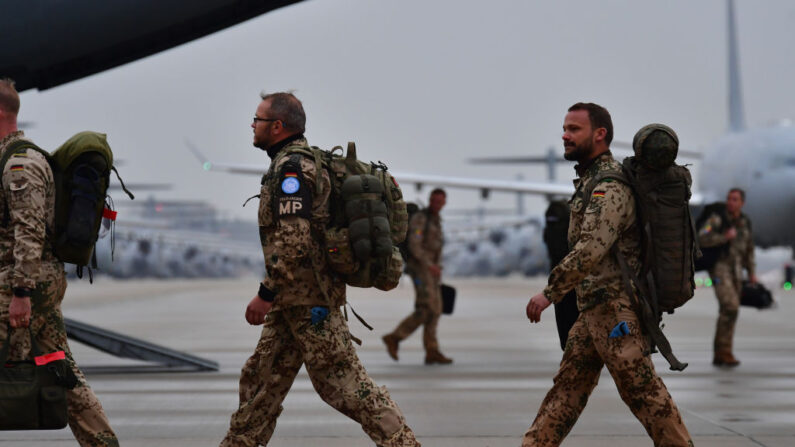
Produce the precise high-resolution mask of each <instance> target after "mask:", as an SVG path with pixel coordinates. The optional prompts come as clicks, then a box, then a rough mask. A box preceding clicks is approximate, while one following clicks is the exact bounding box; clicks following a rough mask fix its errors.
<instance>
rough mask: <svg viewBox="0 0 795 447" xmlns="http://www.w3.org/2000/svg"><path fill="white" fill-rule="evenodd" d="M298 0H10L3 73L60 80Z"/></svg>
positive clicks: (41, 84)
mask: <svg viewBox="0 0 795 447" xmlns="http://www.w3.org/2000/svg"><path fill="white" fill-rule="evenodd" d="M298 1H299V0H258V1H250V0H193V1H190V2H185V1H181V0H136V1H123V2H119V1H116V2H97V1H93V0H71V1H47V0H27V1H12V2H4V3H3V14H2V15H0V42H3V43H4V45H3V46H2V52H1V53H0V54H2V57H0V77H6V76H8V77H10V78H12V79H14V80H15V81H16V83H17V88H18V89H19V91H23V90H27V89H30V88H38V89H39V90H43V89H47V88H51V87H55V86H58V85H61V84H64V83H67V82H70V81H74V80H76V79H80V78H83V77H85V76H89V75H92V74H94V73H99V72H101V71H104V70H107V69H110V68H113V67H116V66H119V65H122V64H126V63H128V62H132V61H135V60H138V59H141V58H143V57H146V56H150V55H152V54H155V53H159V52H161V51H163V50H167V49H169V48H173V47H176V46H178V45H181V44H183V43H186V42H190V41H192V40H194V39H197V38H199V37H203V36H206V35H208V34H211V33H214V32H216V31H218V30H221V29H224V28H227V27H229V26H232V25H235V24H238V23H240V22H243V21H245V20H248V19H251V18H253V17H256V16H258V15H260V14H264V13H266V12H268V11H271V10H274V9H277V8H281V7H283V6H286V5H290V4H293V3H297V2H298ZM6 42H8V43H9V45H5V43H6ZM11 42H13V44H10V43H11Z"/></svg>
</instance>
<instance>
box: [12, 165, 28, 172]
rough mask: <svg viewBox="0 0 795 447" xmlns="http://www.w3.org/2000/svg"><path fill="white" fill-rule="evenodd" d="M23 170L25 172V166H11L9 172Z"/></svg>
mask: <svg viewBox="0 0 795 447" xmlns="http://www.w3.org/2000/svg"><path fill="white" fill-rule="evenodd" d="M24 170H25V166H24V165H11V172H18V171H24Z"/></svg>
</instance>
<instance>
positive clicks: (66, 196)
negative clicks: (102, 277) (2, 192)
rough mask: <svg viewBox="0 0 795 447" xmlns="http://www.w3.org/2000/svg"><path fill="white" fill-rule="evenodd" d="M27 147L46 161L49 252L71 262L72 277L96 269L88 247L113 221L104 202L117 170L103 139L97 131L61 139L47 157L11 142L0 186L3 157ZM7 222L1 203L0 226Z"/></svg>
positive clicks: (28, 144) (92, 251) (32, 146)
mask: <svg viewBox="0 0 795 447" xmlns="http://www.w3.org/2000/svg"><path fill="white" fill-rule="evenodd" d="M28 149H32V150H35V151H37V152H39V153H41V154H42V155H43V156H44V157H45V158H46V159H47V162H48V163H49V165H50V168H51V169H52V173H53V178H54V180H55V227H54V228H52V234H53V238H52V241H53V252H54V254H55V256H56V257H57V258H58V259H59V260H61V261H62V262H66V263H70V264H75V265H76V266H77V273H78V276H81V277H82V273H83V268H84V267H86V266H89V267H93V268H96V267H97V264H96V254H95V248H94V245H95V244H96V241H97V238H98V235H99V229H100V225H101V223H102V220H103V218H104V219H109V220H111V221H112V220H115V218H116V212H115V211H113V209H112V208H113V207H112V203H111V202H109V201H108V198H107V190H108V184H109V182H110V172H111V170H113V171H114V172H116V175H117V178H118V172H117V171H116V168H115V167H113V152H112V151H111V149H110V146H109V145H108V141H107V137H106V135H105V134H102V133H98V132H90V131H85V132H80V133H77V134H75V135H74V136H72V137H71V138H69V139H68V140H66V142H65V143H64V144H62V145H61V146H60V147H59V148H58V149H56V150H55V151H54V152H53V153H52V154H50V153H49V152H47V151H45V150H44V149H41V148H39V147H38V146H36V145H35V144H33V143H31V142H29V141H26V140H19V141H17V142H14V143H12V144H11V147H9V148H8V150H7V151H6V152H5V154H4V155H3V157H2V158H1V159H0V182H2V171H3V168H4V167H5V165H6V164H7V163H8V162H9V159H10V158H11V157H12V156H13V155H14V154H19V153H24V152H25V151H26V150H28ZM119 181H120V182H121V178H119ZM0 184H1V183H0ZM121 184H122V188H124V191H125V192H126V193H127V194H128V195H129V196H130V198H131V199H132V198H134V196H133V195H132V193H130V192H129V191H128V190H127V189H126V188H125V187H124V183H123V182H121ZM8 223H9V212H8V204H7V203H6V209H5V215H4V219H3V224H4V225H5V226H7V225H8ZM89 274H91V270H90V268H89Z"/></svg>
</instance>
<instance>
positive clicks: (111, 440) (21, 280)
mask: <svg viewBox="0 0 795 447" xmlns="http://www.w3.org/2000/svg"><path fill="white" fill-rule="evenodd" d="M19 105H20V104H19V94H18V93H17V91H16V89H15V88H14V83H13V81H11V80H10V79H0V158H2V156H3V155H4V154H6V153H7V152H8V151H13V152H12V155H11V157H10V158H9V159H8V163H6V165H5V166H0V169H2V170H3V184H2V189H0V213H4V215H5V218H4V219H5V220H4V223H3V225H0V340H2V341H5V340H6V338H8V337H10V338H11V348H10V353H9V359H13V360H21V359H25V358H29V356H30V349H31V346H30V337H29V333H28V331H27V330H21V329H19V328H28V327H29V328H30V329H31V330H32V332H33V334H34V337H35V338H36V343H37V344H38V346H39V348H40V349H41V350H42V351H43V352H45V353H49V352H57V351H63V352H64V354H65V357H66V361H67V362H68V363H69V365H70V366H71V368H72V371H73V372H74V374H75V376H76V377H77V386H76V387H75V388H73V389H71V390H67V391H66V399H67V401H68V402H67V403H68V410H67V411H68V421H69V427H70V428H71V429H72V433H73V434H74V436H75V439H77V442H78V443H79V444H80V445H81V446H92V447H99V446H118V445H119V441H118V440H117V439H116V435H115V434H114V433H113V430H112V429H111V428H110V424H109V423H108V418H107V417H106V416H105V412H104V411H103V410H102V405H101V404H100V403H99V400H98V399H97V397H96V396H95V395H94V392H93V391H92V390H91V388H90V387H89V386H88V383H87V382H86V378H85V376H84V375H83V373H82V372H81V371H80V368H78V366H77V364H76V363H75V361H74V359H73V358H72V353H71V351H70V350H69V345H68V344H67V343H66V328H65V327H64V322H63V315H62V314H61V302H62V301H63V298H64V294H65V293H66V273H65V272H64V265H63V262H61V261H59V260H58V259H57V258H56V257H55V255H54V254H53V251H52V246H53V244H52V242H53V241H52V230H53V227H54V221H55V184H54V181H53V173H52V169H51V168H50V165H49V163H48V162H47V160H46V159H45V158H44V156H43V155H42V154H40V153H39V152H38V151H36V150H34V149H29V148H30V147H32V146H33V143H32V142H31V141H30V140H28V139H26V138H25V134H24V133H23V132H22V131H20V130H18V128H17V114H18V112H19ZM9 324H10V326H11V328H12V330H11V333H10V334H9V333H7V328H8V326H9Z"/></svg>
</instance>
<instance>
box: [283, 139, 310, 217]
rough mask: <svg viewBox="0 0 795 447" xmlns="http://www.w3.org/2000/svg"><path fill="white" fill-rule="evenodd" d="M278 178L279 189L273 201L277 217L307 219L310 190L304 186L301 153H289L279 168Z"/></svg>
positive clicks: (308, 215)
mask: <svg viewBox="0 0 795 447" xmlns="http://www.w3.org/2000/svg"><path fill="white" fill-rule="evenodd" d="M278 178H279V183H278V185H279V190H278V191H276V197H275V201H274V214H276V216H277V218H278V219H281V218H283V217H287V216H298V217H303V218H305V219H309V218H310V217H311V216H312V191H311V188H307V187H305V186H306V185H305V183H304V182H305V179H304V172H303V171H302V169H301V155H299V154H293V155H291V156H290V158H289V159H288V160H287V162H286V163H284V164H283V165H282V166H281V168H280V169H279V177H278Z"/></svg>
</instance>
